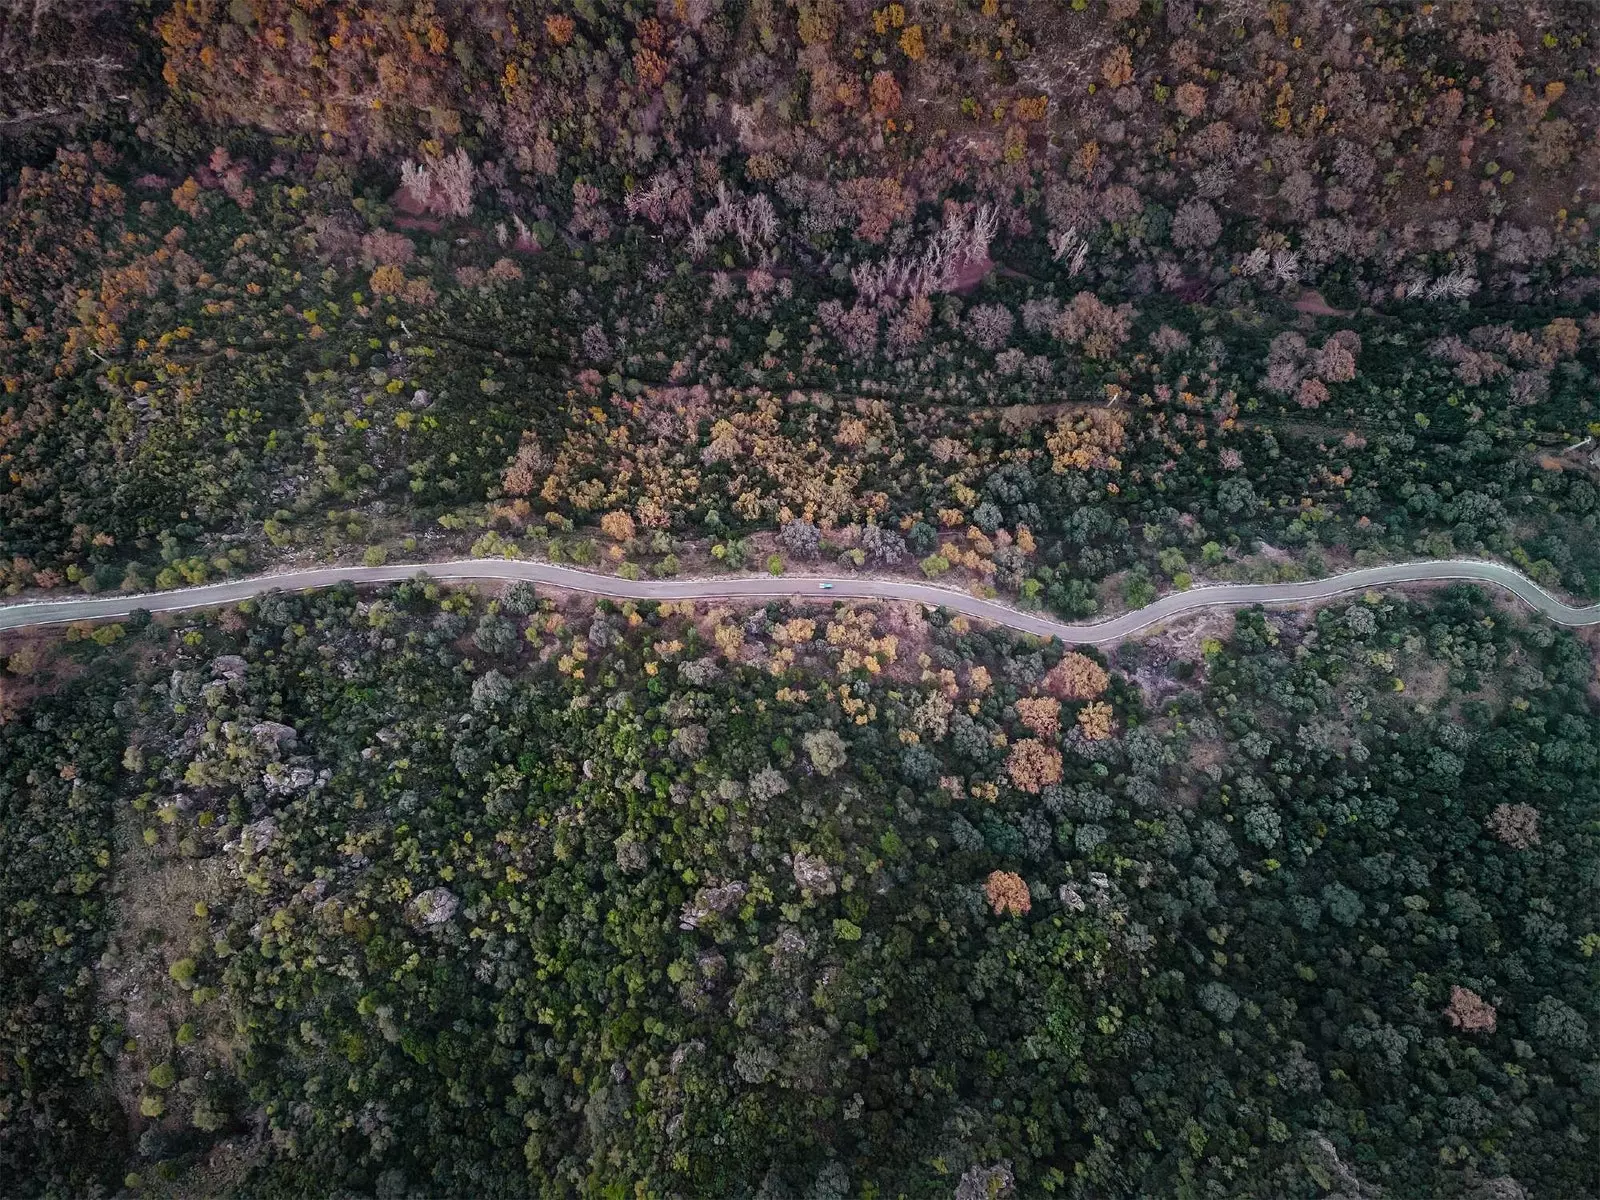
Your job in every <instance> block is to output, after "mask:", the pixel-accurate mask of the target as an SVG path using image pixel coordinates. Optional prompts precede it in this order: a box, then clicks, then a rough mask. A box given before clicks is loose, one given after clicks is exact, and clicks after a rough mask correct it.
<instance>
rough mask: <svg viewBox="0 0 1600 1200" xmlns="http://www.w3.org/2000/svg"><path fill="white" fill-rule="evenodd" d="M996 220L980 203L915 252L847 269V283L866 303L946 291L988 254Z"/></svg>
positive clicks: (992, 213)
mask: <svg viewBox="0 0 1600 1200" xmlns="http://www.w3.org/2000/svg"><path fill="white" fill-rule="evenodd" d="M999 220H1000V217H999V213H998V212H997V211H996V210H995V209H994V207H993V206H991V205H988V204H985V205H981V206H980V207H978V208H977V209H975V210H974V211H972V212H971V213H968V214H964V215H962V216H959V217H957V218H955V219H954V220H952V221H947V222H946V223H945V224H943V225H941V226H940V227H939V231H938V232H937V233H936V234H934V235H933V236H932V237H931V238H929V239H928V240H927V241H926V242H925V243H923V246H922V249H921V250H920V252H918V253H916V254H914V255H908V256H901V255H898V254H891V255H890V256H889V257H888V258H886V259H884V260H883V261H882V262H876V263H861V264H860V265H858V266H856V267H855V268H854V269H853V270H852V271H851V272H850V282H851V283H852V284H854V285H855V289H856V292H857V293H858V294H859V295H860V296H861V297H862V298H863V299H865V300H866V301H868V302H869V303H871V302H872V301H875V300H877V299H879V298H880V297H883V296H931V295H933V294H935V293H937V292H948V291H950V290H951V289H953V288H954V287H955V286H956V284H957V283H958V282H959V280H960V276H961V272H962V270H963V269H964V268H966V267H967V266H969V265H971V264H973V263H981V262H983V261H984V259H985V258H987V257H988V254H989V244H990V242H991V241H993V239H994V235H995V232H996V230H998V228H999Z"/></svg>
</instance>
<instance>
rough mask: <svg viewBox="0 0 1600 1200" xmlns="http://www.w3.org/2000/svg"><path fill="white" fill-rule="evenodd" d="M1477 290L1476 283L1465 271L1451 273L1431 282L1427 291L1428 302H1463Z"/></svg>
mask: <svg viewBox="0 0 1600 1200" xmlns="http://www.w3.org/2000/svg"><path fill="white" fill-rule="evenodd" d="M1477 290H1478V281H1477V280H1476V279H1474V278H1473V277H1472V276H1471V275H1469V274H1467V272H1465V271H1451V272H1450V273H1449V274H1448V275H1441V276H1440V277H1439V278H1438V279H1436V280H1434V281H1433V286H1432V287H1430V288H1429V289H1428V299H1430V300H1441V299H1446V300H1465V299H1466V298H1467V297H1468V296H1470V295H1472V293H1473V292H1475V291H1477Z"/></svg>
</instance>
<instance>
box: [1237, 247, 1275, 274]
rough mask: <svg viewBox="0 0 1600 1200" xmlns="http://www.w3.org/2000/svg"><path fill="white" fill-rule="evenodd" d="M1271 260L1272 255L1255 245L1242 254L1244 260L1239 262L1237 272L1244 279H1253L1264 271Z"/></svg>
mask: <svg viewBox="0 0 1600 1200" xmlns="http://www.w3.org/2000/svg"><path fill="white" fill-rule="evenodd" d="M1271 262H1272V255H1270V254H1268V253H1267V252H1266V250H1265V249H1263V248H1262V247H1260V246H1257V247H1256V248H1255V249H1254V250H1252V251H1250V253H1249V254H1247V255H1245V256H1244V260H1243V261H1242V262H1241V263H1240V264H1239V274H1241V275H1243V276H1244V277H1245V278H1246V279H1254V278H1255V277H1256V276H1257V275H1259V274H1261V272H1263V271H1265V270H1266V269H1267V267H1268V265H1269V264H1270V263H1271Z"/></svg>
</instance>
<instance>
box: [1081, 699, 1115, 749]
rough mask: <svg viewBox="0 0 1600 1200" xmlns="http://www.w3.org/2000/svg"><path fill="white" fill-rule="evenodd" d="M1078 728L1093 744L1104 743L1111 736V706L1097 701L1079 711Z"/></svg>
mask: <svg viewBox="0 0 1600 1200" xmlns="http://www.w3.org/2000/svg"><path fill="white" fill-rule="evenodd" d="M1078 728H1079V729H1081V730H1083V736H1084V737H1086V738H1088V739H1089V740H1090V741H1091V742H1103V741H1105V740H1106V739H1107V738H1109V737H1110V736H1111V705H1109V704H1106V703H1104V702H1102V701H1099V700H1096V701H1095V702H1094V703H1093V704H1085V705H1084V706H1083V707H1082V708H1081V709H1079V710H1078Z"/></svg>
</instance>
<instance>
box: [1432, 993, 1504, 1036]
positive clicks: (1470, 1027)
mask: <svg viewBox="0 0 1600 1200" xmlns="http://www.w3.org/2000/svg"><path fill="white" fill-rule="evenodd" d="M1444 1015H1445V1017H1446V1018H1447V1019H1448V1020H1449V1022H1450V1024H1452V1025H1454V1026H1455V1027H1456V1028H1457V1029H1460V1030H1462V1031H1463V1032H1465V1033H1493V1032H1494V1026H1495V1015H1496V1014H1495V1007H1494V1005H1492V1004H1490V1003H1489V1002H1488V1001H1487V1000H1485V999H1484V998H1483V997H1482V996H1480V995H1478V993H1477V992H1474V991H1472V990H1471V989H1470V988H1464V987H1461V986H1459V985H1457V986H1455V987H1452V988H1451V989H1450V1005H1449V1007H1448V1008H1446V1009H1445V1010H1444Z"/></svg>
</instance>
